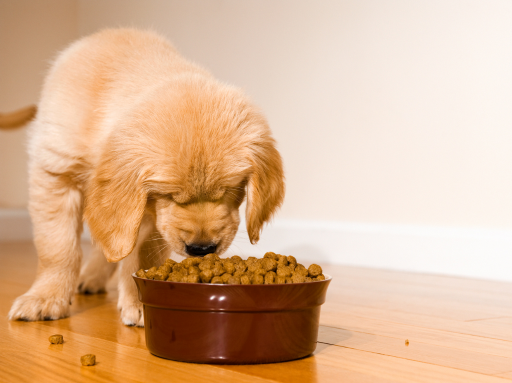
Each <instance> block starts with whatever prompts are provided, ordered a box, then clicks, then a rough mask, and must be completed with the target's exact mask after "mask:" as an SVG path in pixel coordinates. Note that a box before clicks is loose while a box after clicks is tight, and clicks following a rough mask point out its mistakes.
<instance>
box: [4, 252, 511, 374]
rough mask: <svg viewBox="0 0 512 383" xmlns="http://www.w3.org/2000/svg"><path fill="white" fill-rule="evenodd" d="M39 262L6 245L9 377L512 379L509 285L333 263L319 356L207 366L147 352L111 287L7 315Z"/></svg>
mask: <svg viewBox="0 0 512 383" xmlns="http://www.w3.org/2000/svg"><path fill="white" fill-rule="evenodd" d="M36 262H37V260H36V255H35V250H34V248H33V246H32V245H31V244H30V243H4V244H0V381H1V382H11V381H12V382H45V381H53V382H70V381H76V382H81V381H84V382H86V381H87V382H89V381H93V382H112V381H114V382H117V381H119V382H160V381H175V382H186V381H191V382H209V381H212V382H213V381H215V382H270V381H276V382H407V383H410V382H464V383H468V382H506V381H508V380H512V283H500V282H489V281H481V280H471V279H463V278H450V277H441V276H433V275H418V274H410V273H402V272H389V271H382V270H372V269H363V268H355V267H340V266H336V267H326V268H325V269H326V270H325V271H326V272H327V273H328V274H331V275H333V276H334V279H333V281H332V283H331V286H330V288H329V290H330V291H329V293H328V297H327V302H326V303H325V304H324V306H322V316H321V326H320V333H319V339H318V346H317V349H316V352H315V353H314V355H313V356H311V357H308V358H305V359H302V360H298V361H293V362H287V363H277V364H269V365H252V366H210V365H194V364H186V363H178V362H173V361H169V360H165V359H161V358H157V357H155V356H153V355H151V354H150V353H149V352H148V351H147V349H146V346H145V341H144V329H140V328H134V327H126V326H124V325H122V324H121V322H120V321H119V319H118V312H117V310H116V297H117V293H116V292H115V289H114V288H113V286H112V288H110V289H109V292H108V294H103V295H97V296H78V295H77V297H76V299H75V301H74V303H73V306H72V314H71V317H70V318H67V319H62V320H58V321H45V322H31V323H30V322H10V321H7V319H6V316H7V313H8V311H9V307H10V305H11V303H12V301H13V300H14V298H15V297H17V296H18V295H20V294H22V293H24V292H25V291H26V290H27V289H28V287H29V286H30V284H31V283H32V280H33V278H34V274H35V268H36ZM511 272H512V270H511ZM56 333H60V334H63V335H64V339H65V343H64V344H63V345H50V344H49V343H48V337H49V336H50V335H52V334H56ZM406 340H408V341H409V344H408V345H407V344H406ZM88 353H93V354H96V357H97V361H98V364H97V365H96V366H94V367H82V366H81V365H80V356H81V355H84V354H88Z"/></svg>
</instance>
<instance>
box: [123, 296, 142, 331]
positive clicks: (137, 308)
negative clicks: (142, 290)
mask: <svg viewBox="0 0 512 383" xmlns="http://www.w3.org/2000/svg"><path fill="white" fill-rule="evenodd" d="M120 309H121V320H122V321H123V323H124V324H125V325H127V326H137V327H144V314H143V308H142V303H140V302H136V303H130V304H124V305H122V306H121V307H120Z"/></svg>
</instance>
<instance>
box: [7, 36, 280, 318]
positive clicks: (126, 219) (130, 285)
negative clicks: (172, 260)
mask: <svg viewBox="0 0 512 383" xmlns="http://www.w3.org/2000/svg"><path fill="white" fill-rule="evenodd" d="M38 108H39V109H38V113H37V115H36V118H35V120H34V122H33V123H32V125H31V131H30V141H29V154H30V167H29V169H30V203H29V209H30V214H31V217H32V221H33V225H34V241H35V245H36V248H37V252H38V256H39V266H38V271H37V277H36V280H35V282H34V284H33V285H32V287H31V288H30V290H29V291H28V292H27V293H26V294H24V295H22V296H20V297H19V298H17V299H16V301H15V302H14V304H13V306H12V308H11V310H10V313H9V317H10V319H24V320H42V319H58V318H62V317H65V316H67V315H68V314H69V305H70V304H71V300H72V297H73V294H74V292H75V290H76V288H77V284H78V283H79V282H80V291H82V292H92V293H94V292H98V291H101V290H102V289H104V287H105V283H106V281H107V279H108V277H109V276H110V275H111V274H112V272H113V270H114V265H113V264H112V262H113V263H115V262H119V261H121V260H123V261H122V262H121V263H120V277H119V286H118V288H119V308H120V310H121V319H122V321H123V323H125V324H127V325H138V326H143V325H144V320H143V316H142V305H141V304H140V302H139V301H138V298H137V290H136V286H135V283H134V282H133V280H132V278H131V274H132V273H133V272H134V271H136V270H137V269H138V268H140V267H148V266H149V264H150V263H153V264H156V263H159V262H161V261H163V260H162V259H161V255H158V257H157V258H155V257H154V256H152V257H151V259H147V257H146V258H145V255H148V254H149V253H148V252H147V251H146V252H143V251H141V249H142V248H143V245H144V243H145V242H146V241H148V240H150V237H151V239H152V238H153V237H154V236H155V234H157V235H158V236H159V237H161V239H162V240H163V241H164V242H165V244H166V246H168V247H169V248H170V249H172V251H174V252H176V253H177V254H179V255H181V256H203V255H205V254H208V253H213V252H216V253H219V254H220V253H222V252H224V251H225V250H226V249H227V248H228V247H229V245H230V244H231V242H232V240H233V238H234V236H235V233H236V232H237V229H238V225H239V222H240V218H239V213H238V209H239V207H240V204H241V203H242V201H243V200H244V198H245V197H246V194H247V208H246V221H247V231H248V234H249V238H250V240H251V242H252V243H255V242H257V241H258V240H259V235H260V231H261V229H262V226H263V225H264V223H265V222H267V221H268V220H269V219H270V218H271V216H272V215H273V214H274V212H275V211H276V209H277V208H278V207H279V206H280V205H281V203H282V201H283V198H284V177H283V168H282V161H281V157H280V155H279V153H278V151H277V150H276V148H275V142H274V140H273V138H272V136H271V132H270V130H269V127H268V125H267V122H266V120H265V118H264V117H263V116H262V114H261V113H260V111H259V110H258V109H257V108H255V107H254V106H253V105H252V104H251V102H250V101H249V100H248V99H247V98H246V97H245V96H244V95H243V94H242V93H241V91H240V90H238V89H235V88H233V87H230V86H227V85H224V84H222V83H220V82H218V81H217V80H215V79H214V78H213V77H212V76H211V75H210V74H209V73H208V72H207V71H205V70H204V69H202V68H200V67H198V66H196V65H194V64H192V63H190V62H189V61H186V60H185V59H183V58H182V57H181V56H180V55H179V54H178V53H177V52H176V50H175V49H174V48H173V47H172V46H171V45H170V44H169V43H168V42H167V41H166V40H165V39H164V38H162V37H160V36H159V35H157V34H154V33H151V32H143V31H139V30H133V29H111V30H104V31H102V32H99V33H97V34H94V35H92V36H89V37H86V38H84V39H82V40H79V41H78V42H76V43H74V44H72V45H71V46H70V47H69V48H67V49H66V50H65V51H63V52H62V53H61V54H60V55H59V56H58V58H57V60H56V61H55V63H54V64H53V66H52V68H51V70H50V72H49V74H48V76H47V78H46V82H45V84H44V88H43V92H42V96H41V100H40V103H39V106H38ZM83 220H85V221H86V222H87V224H88V225H89V227H90V230H91V234H92V237H93V240H94V244H95V248H94V251H93V254H92V256H91V259H90V262H89V263H88V264H87V265H86V266H85V267H84V268H83V269H82V273H81V275H79V274H80V264H81V259H82V251H81V248H80V234H81V232H82V221H83ZM161 254H164V255H165V256H167V254H168V253H167V252H162V253H161ZM105 258H106V260H108V262H111V264H109V263H108V262H106V261H105Z"/></svg>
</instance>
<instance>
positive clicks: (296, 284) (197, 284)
mask: <svg viewBox="0 0 512 383" xmlns="http://www.w3.org/2000/svg"><path fill="white" fill-rule="evenodd" d="M148 270H149V269H148ZM148 270H144V272H146V271H148ZM132 277H133V278H137V279H140V280H147V281H153V282H165V283H179V284H183V285H187V286H299V285H310V284H311V283H322V282H327V281H331V280H332V275H329V274H324V277H325V279H324V280H323V281H311V282H297V283H272V284H261V285H253V284H250V285H242V284H240V285H233V284H231V285H230V284H227V283H226V284H225V283H193V282H173V281H159V280H158V279H148V278H141V277H138V276H137V275H136V274H135V273H132Z"/></svg>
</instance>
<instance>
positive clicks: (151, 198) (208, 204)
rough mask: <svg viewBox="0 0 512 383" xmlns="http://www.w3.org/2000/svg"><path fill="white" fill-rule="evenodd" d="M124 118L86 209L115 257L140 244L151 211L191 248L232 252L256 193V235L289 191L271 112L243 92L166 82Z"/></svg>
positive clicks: (176, 245)
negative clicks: (267, 113)
mask: <svg viewBox="0 0 512 383" xmlns="http://www.w3.org/2000/svg"><path fill="white" fill-rule="evenodd" d="M156 93H157V95H158V96H156V95H155V96H152V97H148V99H147V100H146V101H145V102H142V103H141V104H140V105H139V106H138V107H137V108H136V110H134V111H133V112H132V113H130V114H129V115H127V116H126V118H125V119H124V121H122V122H120V124H121V127H120V128H119V129H117V130H116V131H115V132H114V133H113V134H112V135H111V137H109V140H108V143H107V145H106V147H105V148H104V151H103V155H102V158H101V161H100V163H99V165H98V167H97V168H96V169H95V171H94V174H93V176H92V177H91V180H90V182H89V184H88V186H87V190H86V199H85V212H84V217H85V219H86V221H87V222H88V224H89V227H90V229H91V234H92V236H93V238H94V239H95V241H97V242H98V243H99V244H100V245H101V246H102V247H103V250H104V253H105V256H106V257H107V259H108V260H109V261H110V262H117V261H119V260H121V259H123V258H124V257H126V256H127V255H128V254H130V252H131V251H132V250H133V248H134V246H135V243H136V241H137V234H138V230H139V226H140V222H141V219H142V216H143V215H144V212H146V213H150V214H153V215H154V217H155V222H156V227H157V229H158V231H159V232H160V234H161V235H162V236H163V238H164V239H165V240H166V241H167V242H168V243H169V244H170V246H171V248H172V249H173V250H174V251H175V252H177V253H179V254H181V255H183V256H189V255H193V256H201V255H205V254H208V253H212V252H216V253H219V254H220V253H222V252H224V251H225V250H226V249H227V248H228V247H229V245H230V244H231V242H232V240H233V238H234V236H235V234H236V232H237V229H238V225H239V223H240V218H239V213H238V209H239V207H240V204H241V203H242V201H243V200H244V198H245V197H246V196H247V209H246V221H247V232H248V234H249V238H250V240H251V243H256V242H257V241H258V240H259V235H260V231H261V229H262V227H263V225H264V223H265V222H267V221H268V220H269V219H270V218H271V217H272V215H273V214H274V212H275V211H276V210H277V208H278V207H279V206H280V205H281V203H282V201H283V198H284V176H283V168H282V161H281V157H280V155H279V153H278V151H277V150H276V148H275V142H274V140H273V138H272V137H271V134H270V130H269V128H268V125H267V122H266V120H265V119H264V118H263V116H262V115H261V114H260V113H259V111H257V110H256V109H255V108H254V107H253V106H251V105H250V103H249V102H248V101H247V100H246V99H245V98H244V97H243V95H242V94H241V93H240V92H239V91H237V90H235V89H233V88H230V87H226V86H221V85H220V84H218V83H213V82H212V81H206V80H202V79H200V78H186V79H183V80H182V81H181V82H178V83H176V82H174V83H173V85H172V86H170V87H167V88H165V89H159V90H157V92H156Z"/></svg>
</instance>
